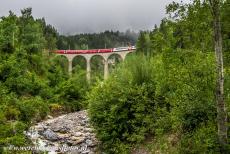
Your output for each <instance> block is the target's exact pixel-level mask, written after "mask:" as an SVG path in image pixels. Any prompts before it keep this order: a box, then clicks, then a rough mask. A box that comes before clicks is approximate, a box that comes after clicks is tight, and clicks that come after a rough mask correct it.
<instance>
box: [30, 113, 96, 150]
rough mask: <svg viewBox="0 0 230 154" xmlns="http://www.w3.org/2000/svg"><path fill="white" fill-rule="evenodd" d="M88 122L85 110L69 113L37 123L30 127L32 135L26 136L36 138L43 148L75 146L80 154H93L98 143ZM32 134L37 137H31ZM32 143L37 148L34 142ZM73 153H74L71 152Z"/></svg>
mask: <svg viewBox="0 0 230 154" xmlns="http://www.w3.org/2000/svg"><path fill="white" fill-rule="evenodd" d="M50 118H51V117H50ZM89 121H90V120H89V117H88V115H87V112H86V110H84V111H79V112H75V113H69V114H66V115H62V116H59V117H55V118H51V119H48V120H45V121H43V122H40V123H38V124H37V125H36V126H35V127H32V128H33V130H32V133H31V132H28V134H30V135H27V136H29V137H30V138H31V140H32V139H33V137H34V136H37V140H39V142H41V145H43V146H49V145H53V146H55V147H63V146H64V145H65V146H67V147H68V146H76V147H80V148H82V149H84V150H81V151H79V153H80V154H83V153H87V154H93V153H95V151H96V145H97V144H98V141H97V139H96V137H95V134H94V131H93V128H92V127H91V126H90V123H89ZM33 132H35V134H37V135H33V134H34V133H33ZM33 143H34V144H36V146H37V143H36V142H35V141H34V140H33ZM56 152H58V151H56ZM69 152H70V151H69ZM69 152H68V153H69ZM73 153H76V152H74V151H73Z"/></svg>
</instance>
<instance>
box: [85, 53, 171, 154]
mask: <svg viewBox="0 0 230 154" xmlns="http://www.w3.org/2000/svg"><path fill="white" fill-rule="evenodd" d="M136 60H138V61H136ZM149 61H150V60H148V59H146V58H145V57H144V56H133V57H131V58H130V59H129V60H128V61H126V62H125V63H123V65H121V66H120V68H118V69H117V70H116V71H115V72H114V73H113V75H112V76H111V77H110V78H109V79H108V80H107V81H105V82H104V83H98V84H97V86H95V87H94V88H93V89H92V91H91V92H90V93H89V96H88V102H89V113H90V118H91V122H92V124H93V126H94V128H95V129H96V131H97V136H98V138H99V139H100V140H101V141H102V142H103V145H102V148H103V149H106V150H107V151H109V152H111V153H114V152H115V153H118V152H121V151H120V150H122V149H120V148H119V147H123V146H125V145H126V144H131V143H136V142H141V141H143V140H144V139H145V135H147V134H148V133H153V132H154V131H153V130H154V129H153V128H154V125H155V122H156V121H157V119H158V118H159V117H160V116H164V115H165V114H164V113H165V112H166V110H167V109H166V105H165V103H164V101H163V100H162V101H160V98H158V97H154V96H155V86H154V82H152V81H151V80H152V78H151V77H152V74H151V72H152V70H151V69H150V67H151V65H149V63H148V62H149ZM139 65H140V66H139ZM127 150H128V149H127Z"/></svg>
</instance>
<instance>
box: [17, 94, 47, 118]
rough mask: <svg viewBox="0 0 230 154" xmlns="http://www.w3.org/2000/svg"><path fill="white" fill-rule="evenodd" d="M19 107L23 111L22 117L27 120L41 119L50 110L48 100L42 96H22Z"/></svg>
mask: <svg viewBox="0 0 230 154" xmlns="http://www.w3.org/2000/svg"><path fill="white" fill-rule="evenodd" d="M18 107H19V109H20V111H21V115H20V119H21V120H23V121H25V122H30V121H31V120H33V121H40V120H42V119H44V118H45V117H46V115H47V114H48V112H49V107H48V104H47V102H45V101H44V100H42V99H41V97H31V98H22V99H21V101H20V103H18Z"/></svg>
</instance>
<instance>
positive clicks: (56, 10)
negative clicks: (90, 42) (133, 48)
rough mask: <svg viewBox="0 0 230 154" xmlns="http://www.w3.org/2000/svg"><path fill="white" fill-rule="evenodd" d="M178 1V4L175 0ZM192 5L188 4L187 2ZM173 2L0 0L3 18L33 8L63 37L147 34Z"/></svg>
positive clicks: (0, 13)
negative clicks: (9, 13) (101, 33)
mask: <svg viewBox="0 0 230 154" xmlns="http://www.w3.org/2000/svg"><path fill="white" fill-rule="evenodd" d="M175 1H179V0H175ZM187 1H189V0H187ZM171 2H172V0H0V16H5V15H8V12H9V10H12V11H13V12H15V13H16V14H17V15H20V10H21V9H23V8H26V7H32V9H33V16H34V17H35V18H41V17H44V18H45V19H46V22H47V23H49V24H51V25H53V26H54V27H55V28H56V29H57V30H58V31H59V32H60V33H62V34H76V33H94V32H102V31H105V30H119V31H125V30H127V29H131V30H135V31H138V30H147V29H152V28H153V27H154V25H155V24H159V23H160V21H161V19H162V18H163V17H165V16H166V15H165V6H166V5H167V4H169V3H171Z"/></svg>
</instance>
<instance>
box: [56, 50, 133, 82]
mask: <svg viewBox="0 0 230 154" xmlns="http://www.w3.org/2000/svg"><path fill="white" fill-rule="evenodd" d="M132 52H134V50H128V51H118V52H109V53H87V54H68V53H56V54H57V55H62V56H65V57H66V58H67V59H68V62H69V66H68V70H69V73H70V74H72V69H73V64H72V63H73V59H74V58H75V57H77V56H82V57H84V58H85V60H86V72H87V75H86V78H87V80H88V81H90V72H91V66H90V63H91V58H92V57H93V56H101V57H102V58H103V61H104V79H107V78H108V75H109V63H108V60H109V58H110V56H112V55H118V56H120V58H121V60H122V61H124V60H125V58H126V55H127V54H129V53H132Z"/></svg>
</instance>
